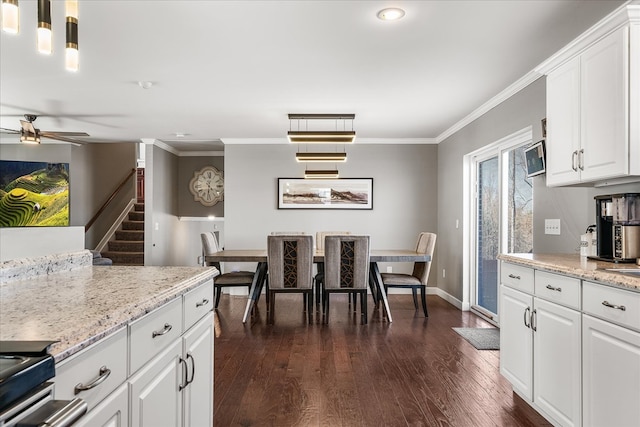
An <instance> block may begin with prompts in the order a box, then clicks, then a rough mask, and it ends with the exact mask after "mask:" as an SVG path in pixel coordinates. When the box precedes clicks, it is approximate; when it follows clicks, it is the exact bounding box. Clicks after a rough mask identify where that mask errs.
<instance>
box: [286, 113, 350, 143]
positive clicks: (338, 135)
mask: <svg viewBox="0 0 640 427" xmlns="http://www.w3.org/2000/svg"><path fill="white" fill-rule="evenodd" d="M355 117H356V115H355V114H289V126H290V127H291V121H292V120H305V121H308V120H334V121H336V124H337V121H338V120H342V121H343V127H344V124H345V122H346V121H347V120H351V127H352V129H351V130H345V129H343V130H332V131H318V130H315V131H309V130H303V131H302V130H295V131H294V130H291V129H289V132H287V138H288V139H289V142H291V143H298V144H315V143H329V144H351V143H353V141H355V139H356V133H355V131H354V130H353V119H355Z"/></svg>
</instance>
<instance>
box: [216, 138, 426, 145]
mask: <svg viewBox="0 0 640 427" xmlns="http://www.w3.org/2000/svg"><path fill="white" fill-rule="evenodd" d="M221 141H222V143H223V144H224V145H243V144H244V145H278V144H287V145H298V144H296V143H291V142H289V140H288V139H287V138H286V137H283V138H222V139H221ZM437 143H438V141H436V139H435V138H356V140H355V141H354V142H353V143H349V144H334V145H344V146H345V147H352V146H354V145H364V144H437ZM310 145H315V144H310Z"/></svg>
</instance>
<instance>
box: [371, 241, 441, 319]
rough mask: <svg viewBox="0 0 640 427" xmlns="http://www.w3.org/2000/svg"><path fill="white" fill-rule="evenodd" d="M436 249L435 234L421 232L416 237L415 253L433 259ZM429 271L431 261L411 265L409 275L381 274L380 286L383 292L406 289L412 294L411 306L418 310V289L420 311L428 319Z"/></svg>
mask: <svg viewBox="0 0 640 427" xmlns="http://www.w3.org/2000/svg"><path fill="white" fill-rule="evenodd" d="M435 247H436V234H435V233H427V232H422V233H420V235H419V236H418V244H417V246H416V252H418V253H421V254H426V255H429V256H431V257H433V251H434V249H435ZM430 270H431V261H426V262H415V263H413V272H412V273H411V274H402V273H381V274H380V276H381V277H382V285H383V286H384V290H385V291H387V289H389V288H408V289H411V293H412V294H413V305H414V306H415V308H416V310H418V299H417V298H416V292H417V290H418V289H419V290H420V295H421V298H422V310H423V311H424V316H425V317H429V313H428V311H427V298H426V291H427V289H426V288H427V281H428V280H429V271H430Z"/></svg>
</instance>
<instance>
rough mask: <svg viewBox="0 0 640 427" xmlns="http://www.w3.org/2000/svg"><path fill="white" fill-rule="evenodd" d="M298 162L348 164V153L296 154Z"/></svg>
mask: <svg viewBox="0 0 640 427" xmlns="http://www.w3.org/2000/svg"><path fill="white" fill-rule="evenodd" d="M296 160H297V161H298V162H333V163H336V162H346V161H347V153H296Z"/></svg>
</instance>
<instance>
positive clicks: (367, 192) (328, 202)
mask: <svg viewBox="0 0 640 427" xmlns="http://www.w3.org/2000/svg"><path fill="white" fill-rule="evenodd" d="M278 209H373V178H342V179H302V178H278Z"/></svg>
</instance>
